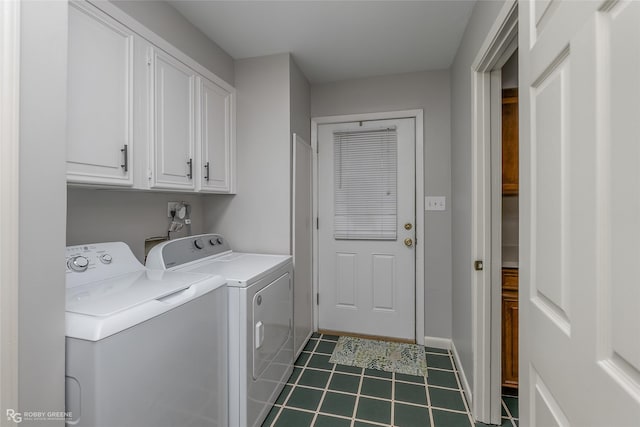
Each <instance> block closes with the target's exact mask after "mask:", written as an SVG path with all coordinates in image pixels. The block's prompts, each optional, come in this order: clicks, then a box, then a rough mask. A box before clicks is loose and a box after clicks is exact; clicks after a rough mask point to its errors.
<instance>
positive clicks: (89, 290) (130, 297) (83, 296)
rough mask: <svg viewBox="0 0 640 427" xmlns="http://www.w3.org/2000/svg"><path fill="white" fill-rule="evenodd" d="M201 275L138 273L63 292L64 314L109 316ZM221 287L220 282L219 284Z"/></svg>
mask: <svg viewBox="0 0 640 427" xmlns="http://www.w3.org/2000/svg"><path fill="white" fill-rule="evenodd" d="M207 278H208V277H207V276H206V275H204V274H195V273H178V272H172V271H152V270H142V271H137V272H135V273H129V274H124V275H122V276H119V277H117V278H113V279H107V280H101V281H99V282H94V283H91V284H88V285H84V286H79V287H76V288H73V289H69V290H68V291H67V300H66V309H67V312H72V313H78V314H84V315H86V316H98V317H105V316H112V315H114V314H116V313H119V312H122V311H125V310H130V309H132V308H133V307H136V306H138V305H141V304H144V303H146V302H148V301H152V300H157V299H160V298H163V297H165V296H167V295H171V294H173V293H175V292H178V291H181V290H183V289H186V288H188V287H189V286H191V285H192V284H194V283H196V282H199V281H202V280H205V279H207ZM222 284H224V281H223V283H222Z"/></svg>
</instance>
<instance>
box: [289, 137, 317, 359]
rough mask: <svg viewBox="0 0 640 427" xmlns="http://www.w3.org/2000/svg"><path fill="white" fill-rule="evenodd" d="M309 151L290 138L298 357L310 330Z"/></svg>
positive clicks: (305, 142)
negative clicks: (291, 141)
mask: <svg viewBox="0 0 640 427" xmlns="http://www.w3.org/2000/svg"><path fill="white" fill-rule="evenodd" d="M312 171H313V151H312V150H311V145H310V144H309V143H308V142H307V141H305V140H304V139H302V138H300V137H299V136H298V135H296V134H294V135H293V212H292V213H293V221H292V224H293V236H292V237H293V239H292V240H293V267H294V269H295V270H294V280H293V298H294V303H293V341H294V344H293V345H294V351H295V356H297V355H298V354H300V352H301V351H302V349H303V348H304V345H305V344H306V342H307V338H309V335H311V330H312V329H313V295H312V294H313V292H312V286H313V285H312V283H313V271H312V270H313V269H312V258H313V240H312V236H313V229H312V228H311V223H312V222H313V219H312V218H313V210H312V207H313V203H312V197H313V180H312Z"/></svg>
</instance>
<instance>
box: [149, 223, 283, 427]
mask: <svg viewBox="0 0 640 427" xmlns="http://www.w3.org/2000/svg"><path fill="white" fill-rule="evenodd" d="M147 268H150V269H163V270H164V269H168V270H172V271H188V272H196V273H207V274H213V275H220V276H223V277H224V278H225V279H226V280H227V286H228V288H229V425H230V426H231V427H258V426H260V425H261V424H262V422H263V421H264V419H265V418H266V416H267V414H268V413H269V410H270V409H271V407H272V406H273V404H274V402H275V400H276V398H277V397H278V395H279V394H280V392H281V391H282V388H283V387H284V384H285V383H286V382H287V380H288V378H289V377H290V376H291V373H292V371H293V352H294V350H293V263H292V258H291V256H289V255H266V254H250V253H239V252H233V251H232V250H231V248H230V247H229V245H228V244H227V242H226V241H225V239H224V238H223V237H222V236H220V235H219V234H202V235H199V236H192V237H185V238H182V239H176V240H171V241H168V242H164V243H161V244H160V245H158V246H156V247H154V248H153V249H152V250H151V252H149V255H148V256H147Z"/></svg>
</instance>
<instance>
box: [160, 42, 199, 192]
mask: <svg viewBox="0 0 640 427" xmlns="http://www.w3.org/2000/svg"><path fill="white" fill-rule="evenodd" d="M153 67H154V72H153V80H154V82H153V102H152V105H153V119H154V125H153V144H152V162H151V163H152V166H153V171H152V179H151V182H152V184H151V186H152V187H153V188H167V189H185V190H193V189H195V185H194V182H195V181H194V179H193V176H194V169H195V168H196V164H195V158H194V151H195V150H194V149H195V130H196V129H195V112H194V110H195V106H196V105H195V79H196V75H195V73H194V71H193V70H191V69H190V68H189V67H187V66H186V65H184V64H183V63H182V62H180V61H178V60H177V59H175V58H173V57H172V56H169V55H167V54H165V53H164V52H162V51H160V50H157V49H154V54H153Z"/></svg>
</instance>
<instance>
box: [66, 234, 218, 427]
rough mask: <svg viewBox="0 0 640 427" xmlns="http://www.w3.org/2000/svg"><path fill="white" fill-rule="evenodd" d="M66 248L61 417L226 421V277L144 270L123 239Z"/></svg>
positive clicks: (140, 423) (105, 422)
mask: <svg viewBox="0 0 640 427" xmlns="http://www.w3.org/2000/svg"><path fill="white" fill-rule="evenodd" d="M66 255H67V256H66V258H67V276H66V286H67V290H66V336H67V338H66V410H67V412H69V413H70V414H69V417H68V419H67V425H68V426H74V427H78V426H80V427H81V426H89V427H113V426H123V427H146V426H148V427H158V426H166V427H175V426H187V425H189V426H204V425H206V426H211V427H214V426H215V427H226V426H227V425H228V416H227V412H228V400H227V364H228V362H227V353H226V351H225V349H226V346H227V333H228V332H227V331H228V328H227V304H228V302H227V298H228V297H227V287H226V286H225V280H224V279H223V278H222V277H220V276H213V275H205V274H195V273H177V272H169V271H149V270H147V269H145V268H144V266H143V265H142V264H140V262H139V261H138V260H137V259H136V258H135V257H134V255H133V253H132V252H131V250H130V249H129V247H128V246H127V245H126V244H124V243H121V242H112V243H96V244H87V245H78V246H69V247H67V252H66Z"/></svg>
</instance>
